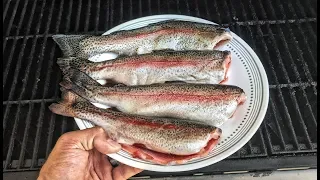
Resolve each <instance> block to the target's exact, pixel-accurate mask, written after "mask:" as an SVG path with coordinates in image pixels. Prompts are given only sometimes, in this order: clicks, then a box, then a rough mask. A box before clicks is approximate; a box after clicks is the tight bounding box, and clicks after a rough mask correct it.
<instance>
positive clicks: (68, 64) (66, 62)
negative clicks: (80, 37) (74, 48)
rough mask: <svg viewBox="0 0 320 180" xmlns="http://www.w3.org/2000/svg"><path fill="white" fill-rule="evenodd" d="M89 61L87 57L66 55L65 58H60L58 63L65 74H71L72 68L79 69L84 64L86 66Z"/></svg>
mask: <svg viewBox="0 0 320 180" xmlns="http://www.w3.org/2000/svg"><path fill="white" fill-rule="evenodd" d="M87 63H89V62H87V60H86V59H83V58H78V57H65V58H58V60H57V64H58V65H59V67H60V69H61V71H62V72H63V74H64V75H67V74H69V69H70V68H76V69H79V68H81V67H82V66H83V65H84V66H85V65H86V64H87Z"/></svg>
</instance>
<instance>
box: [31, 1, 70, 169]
mask: <svg viewBox="0 0 320 180" xmlns="http://www.w3.org/2000/svg"><path fill="white" fill-rule="evenodd" d="M51 2H52V3H51V8H50V12H49V17H48V21H47V24H46V25H47V26H46V30H45V37H44V40H43V46H42V49H41V51H40V60H39V63H38V67H37V71H36V79H38V78H39V76H40V73H41V68H42V67H41V66H42V63H43V59H44V51H45V48H46V45H47V36H46V34H48V32H49V28H50V23H51V20H52V14H53V9H54V3H55V0H52V1H51ZM63 4H64V0H62V1H61V3H60V9H61V11H60V13H59V16H58V17H59V19H58V20H59V21H60V19H61V15H62V9H63V8H62V7H63ZM43 9H44V7H43ZM57 27H58V26H57ZM52 64H53V62H52V61H51V62H49V69H50V71H49V75H48V74H47V77H46V80H45V87H44V91H43V97H42V98H44V96H45V95H46V94H47V91H48V86H49V84H48V83H49V79H50V75H51V71H52V68H50V67H51V66H52ZM48 78H49V79H48ZM32 89H33V93H32V95H31V99H33V98H34V97H35V95H36V90H37V89H38V83H34V84H33V88H32ZM33 107H34V106H32V108H33ZM45 108H46V107H45V104H44V103H43V102H42V103H41V107H40V112H41V113H40V116H39V117H38V119H37V121H38V124H37V132H36V139H35V143H34V148H33V154H32V160H31V168H33V167H34V166H36V162H37V156H38V150H39V143H40V138H41V136H40V133H41V131H42V124H43V116H44V110H45ZM31 111H32V110H31Z"/></svg>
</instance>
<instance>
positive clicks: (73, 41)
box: [52, 34, 90, 57]
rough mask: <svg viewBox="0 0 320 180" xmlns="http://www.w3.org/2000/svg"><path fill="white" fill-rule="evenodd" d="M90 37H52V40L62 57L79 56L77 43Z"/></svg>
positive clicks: (62, 35) (79, 50)
mask: <svg viewBox="0 0 320 180" xmlns="http://www.w3.org/2000/svg"><path fill="white" fill-rule="evenodd" d="M87 37H90V35H64V34H57V35H53V36H52V39H53V40H54V41H55V42H56V43H57V44H58V46H59V47H60V49H61V51H62V53H63V56H64V57H71V56H78V55H79V54H81V49H80V47H79V43H80V42H81V41H82V40H83V39H85V38H87Z"/></svg>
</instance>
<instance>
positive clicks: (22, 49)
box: [3, 1, 36, 133]
mask: <svg viewBox="0 0 320 180" xmlns="http://www.w3.org/2000/svg"><path fill="white" fill-rule="evenodd" d="M35 7H36V1H34V2H33V6H32V12H33V13H34V11H35ZM32 19H33V15H31V16H30V19H29V22H28V27H30V26H31V22H32ZM27 33H29V28H28V29H27V31H26V34H27ZM26 43H27V39H26V38H25V39H23V43H22V47H21V50H20V53H19V57H18V62H17V65H16V69H15V76H14V80H13V83H12V84H11V87H10V89H11V91H10V94H9V99H8V100H9V101H10V100H11V99H12V96H13V89H14V87H15V86H16V79H17V78H18V71H19V70H20V66H21V59H22V55H23V53H24V49H25V46H26ZM12 49H14V48H12ZM10 53H11V52H10ZM12 53H13V52H12ZM9 57H10V56H9ZM11 61H12V56H11V58H9V61H8V63H7V67H6V69H5V73H4V77H5V76H6V75H7V73H8V72H9V68H10V64H11ZM3 82H4V84H5V80H4V81H3ZM23 83H24V84H25V83H26V81H24V82H23ZM3 87H4V86H3ZM21 99H22V98H21ZM10 108H11V106H10V105H8V106H7V107H6V109H5V112H4V118H3V129H4V131H5V129H6V123H7V119H8V115H9V110H10ZM3 133H4V132H3Z"/></svg>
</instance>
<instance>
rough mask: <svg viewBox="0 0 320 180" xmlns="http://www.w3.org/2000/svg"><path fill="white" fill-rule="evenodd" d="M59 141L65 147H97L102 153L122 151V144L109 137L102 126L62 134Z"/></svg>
mask: <svg viewBox="0 0 320 180" xmlns="http://www.w3.org/2000/svg"><path fill="white" fill-rule="evenodd" d="M58 143H59V144H60V145H61V146H63V147H64V148H71V149H81V150H85V151H88V150H92V149H93V148H96V149H97V150H98V151H99V152H100V153H102V154H110V153H115V152H118V151H120V149H121V145H120V144H118V143H117V142H115V141H113V140H112V139H109V138H108V136H107V134H106V132H105V131H104V129H103V128H101V127H98V126H96V127H93V128H89V129H84V130H79V131H73V132H68V133H66V134H64V135H62V136H61V138H60V139H59V140H58Z"/></svg>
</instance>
